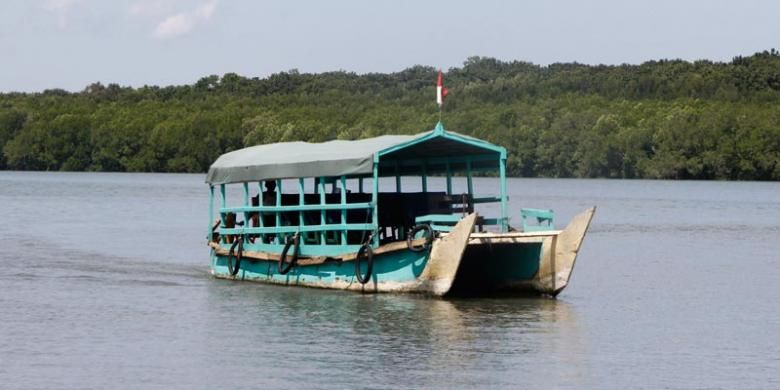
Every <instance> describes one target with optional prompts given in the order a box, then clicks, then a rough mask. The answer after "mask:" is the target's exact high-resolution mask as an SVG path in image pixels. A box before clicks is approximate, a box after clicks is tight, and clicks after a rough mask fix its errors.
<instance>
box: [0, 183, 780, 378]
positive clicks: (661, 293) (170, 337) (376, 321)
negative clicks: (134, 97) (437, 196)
mask: <svg viewBox="0 0 780 390" xmlns="http://www.w3.org/2000/svg"><path fill="white" fill-rule="evenodd" d="M405 185H406V184H405ZM409 185H410V186H413V185H414V184H409ZM496 186H497V185H496V183H495V181H494V180H490V179H486V180H480V181H478V182H477V188H482V187H491V188H492V187H496ZM405 188H406V187H405ZM509 189H510V192H511V203H510V205H511V208H512V209H513V210H517V209H518V208H519V207H523V206H525V207H542V208H552V209H555V210H556V213H557V221H558V224H559V225H563V224H564V223H565V222H566V221H568V219H569V218H571V217H572V216H573V215H574V214H575V213H576V212H579V211H580V210H583V209H585V208H586V207H588V206H590V205H594V204H596V205H598V206H599V210H598V212H597V214H596V218H595V220H594V223H593V225H592V230H591V232H590V234H589V235H588V237H587V238H586V241H585V243H584V246H583V249H582V251H581V253H580V257H579V261H578V263H577V268H576V270H575V272H574V276H573V279H572V281H571V284H570V286H569V287H568V288H567V289H566V290H565V291H564V292H563V294H562V295H561V296H560V297H559V299H557V300H550V299H528V298H525V299H518V298H511V299H480V300H439V299H426V298H420V297H414V296H402V295H400V296H399V295H379V296H374V295H360V294H355V293H347V292H334V291H321V290H311V289H301V288H284V287H273V286H263V285H256V284H248V283H233V282H228V281H221V280H215V279H212V278H210V277H209V276H208V274H207V264H208V249H207V247H206V245H205V241H204V239H203V237H204V236H205V228H206V224H207V221H208V215H207V213H206V210H207V207H206V204H207V201H206V200H207V191H206V186H205V185H204V184H203V176H202V175H164V174H82V173H79V174H74V173H13V172H0V205H1V206H0V211H1V212H0V216H2V222H1V223H0V260H1V261H2V267H0V387H2V388H4V389H16V388H148V389H155V388H156V389H170V388H206V389H209V388H231V389H240V388H257V387H262V388H298V387H301V386H303V385H308V386H311V387H316V388H421V389H433V388H442V389H448V388H474V387H480V388H531V389H534V388H539V389H541V388H545V389H546V388H616V389H619V388H724V389H726V388H780V255H778V253H780V183H718V182H667V181H606V180H541V179H538V180H534V179H518V180H511V182H510V187H509Z"/></svg>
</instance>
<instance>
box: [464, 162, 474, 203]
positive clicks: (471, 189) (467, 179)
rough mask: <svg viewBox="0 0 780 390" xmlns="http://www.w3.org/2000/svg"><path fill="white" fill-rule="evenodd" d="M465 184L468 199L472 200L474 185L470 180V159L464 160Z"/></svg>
mask: <svg viewBox="0 0 780 390" xmlns="http://www.w3.org/2000/svg"><path fill="white" fill-rule="evenodd" d="M466 183H467V185H466V186H467V188H468V192H469V197H470V198H472V199H473V198H474V183H473V181H472V179H471V159H470V158H467V159H466Z"/></svg>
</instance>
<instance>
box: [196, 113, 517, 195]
mask: <svg viewBox="0 0 780 390" xmlns="http://www.w3.org/2000/svg"><path fill="white" fill-rule="evenodd" d="M477 153H482V154H484V153H496V154H497V156H496V157H498V155H500V156H502V157H504V156H505V155H506V151H505V150H504V148H502V147H499V146H495V145H493V144H490V143H488V142H485V141H481V140H478V139H476V138H472V137H468V136H464V135H461V134H457V133H453V132H449V131H444V128H443V127H442V126H441V124H439V125H437V126H436V129H434V130H433V131H428V132H425V133H420V134H416V135H383V136H380V137H375V138H366V139H361V140H355V141H344V140H334V141H328V142H322V143H309V142H282V143H275V144H267V145H257V146H251V147H248V148H244V149H240V150H236V151H233V152H229V153H225V154H223V155H222V156H220V157H219V158H218V159H217V161H215V162H214V164H212V165H211V167H210V168H209V172H208V175H207V176H206V182H207V183H209V184H211V185H214V184H227V183H240V182H252V181H261V180H273V179H289V178H301V177H333V176H361V175H370V174H372V173H373V169H374V162H375V161H379V160H380V158H381V156H386V157H387V158H388V159H409V158H423V157H447V156H462V155H464V154H477Z"/></svg>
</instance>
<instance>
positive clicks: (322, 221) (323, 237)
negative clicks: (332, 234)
mask: <svg viewBox="0 0 780 390" xmlns="http://www.w3.org/2000/svg"><path fill="white" fill-rule="evenodd" d="M317 190H318V191H319V193H320V205H321V206H324V205H325V191H326V189H325V178H324V177H320V178H319V181H318V182H317ZM320 226H325V209H324V208H323V209H321V210H320ZM327 238H328V235H327V233H326V232H325V231H324V230H323V231H320V245H326V244H327Z"/></svg>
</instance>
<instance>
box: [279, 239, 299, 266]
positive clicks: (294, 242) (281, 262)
mask: <svg viewBox="0 0 780 390" xmlns="http://www.w3.org/2000/svg"><path fill="white" fill-rule="evenodd" d="M300 242H301V241H300V239H299V237H298V234H297V233H296V234H295V235H294V236H292V237H288V238H287V243H285V244H284V249H282V257H280V258H279V273H280V274H282V275H286V274H287V273H288V272H290V270H291V269H292V267H293V266H294V265H295V263H296V262H297V261H298V249H299V247H300ZM293 245H294V246H295V248H294V249H293V255H292V258H291V259H290V262H289V263H288V262H287V253H288V252H289V251H290V247H291V246H293Z"/></svg>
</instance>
